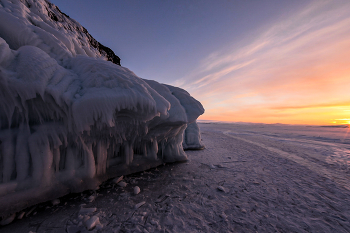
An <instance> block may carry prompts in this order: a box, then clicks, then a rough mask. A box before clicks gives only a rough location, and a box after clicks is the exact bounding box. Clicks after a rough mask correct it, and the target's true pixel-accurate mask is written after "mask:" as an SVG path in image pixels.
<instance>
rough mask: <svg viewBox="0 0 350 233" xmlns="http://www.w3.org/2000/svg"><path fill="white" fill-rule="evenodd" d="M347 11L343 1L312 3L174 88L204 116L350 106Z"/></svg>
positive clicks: (218, 55)
mask: <svg viewBox="0 0 350 233" xmlns="http://www.w3.org/2000/svg"><path fill="white" fill-rule="evenodd" d="M349 12H350V2H347V1H344V2H342V1H314V2H312V3H311V4H310V5H309V6H308V7H306V8H304V9H303V10H301V11H300V12H295V13H294V14H293V15H289V16H287V17H285V18H284V19H276V23H274V24H272V25H264V28H265V30H264V32H262V33H260V34H258V35H257V36H256V37H255V38H254V39H251V40H250V41H249V40H247V43H246V44H244V46H241V47H240V48H237V43H234V44H233V45H231V46H228V47H227V46H226V47H225V48H222V50H220V51H215V52H213V53H212V54H210V55H209V56H208V57H206V58H204V59H203V60H202V61H201V62H200V64H199V66H198V67H197V68H196V69H195V70H194V71H193V73H192V74H189V75H188V76H186V77H184V78H183V79H181V80H178V81H177V83H176V84H177V85H180V86H182V87H184V88H185V89H187V90H188V91H190V93H192V94H193V95H194V96H195V97H196V98H198V99H199V100H201V101H204V102H205V103H206V104H207V106H205V107H206V108H207V116H209V115H210V114H214V112H215V111H219V110H220V111H228V110H229V109H230V111H232V109H233V111H235V110H234V109H236V112H237V111H240V109H245V110H246V111H247V109H249V108H250V107H253V106H256V105H258V106H260V107H259V111H265V112H266V109H274V110H276V109H278V108H280V109H283V108H288V106H309V107H312V106H322V105H324V107H325V106H326V105H328V106H331V105H334V104H336V103H339V102H343V103H344V102H345V103H350V94H349V93H350V92H349V91H348V87H349V86H350V54H349V52H348V51H350V15H349ZM333 103H334V104H333ZM217 106H220V108H221V109H218V108H217ZM211 111H213V112H211ZM249 112H250V113H251V112H253V110H252V109H250V110H249Z"/></svg>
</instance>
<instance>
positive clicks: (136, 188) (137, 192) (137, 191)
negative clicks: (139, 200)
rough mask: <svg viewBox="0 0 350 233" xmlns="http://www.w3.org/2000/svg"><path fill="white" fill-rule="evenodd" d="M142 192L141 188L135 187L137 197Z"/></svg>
mask: <svg viewBox="0 0 350 233" xmlns="http://www.w3.org/2000/svg"><path fill="white" fill-rule="evenodd" d="M140 191H141V190H140V187H139V186H135V187H134V194H135V195H137V194H139V193H140Z"/></svg>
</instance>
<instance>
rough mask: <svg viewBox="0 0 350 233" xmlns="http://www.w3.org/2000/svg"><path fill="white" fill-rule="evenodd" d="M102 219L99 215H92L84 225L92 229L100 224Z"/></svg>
mask: <svg viewBox="0 0 350 233" xmlns="http://www.w3.org/2000/svg"><path fill="white" fill-rule="evenodd" d="M100 224H101V223H100V219H99V217H97V216H92V217H91V218H89V219H88V220H86V221H85V222H84V225H85V227H86V229H87V230H91V229H92V228H94V227H95V226H96V225H100Z"/></svg>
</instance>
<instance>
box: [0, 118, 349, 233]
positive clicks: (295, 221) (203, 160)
mask: <svg viewBox="0 0 350 233" xmlns="http://www.w3.org/2000/svg"><path fill="white" fill-rule="evenodd" d="M199 125H200V127H201V131H202V139H203V142H204V144H205V145H206V149H205V150H200V151H187V152H186V153H187V155H188V157H189V159H190V160H189V161H188V162H186V163H173V164H167V165H163V166H160V167H158V168H156V169H151V170H148V171H145V172H142V173H138V174H133V175H129V176H126V177H124V182H125V183H126V187H122V186H123V185H124V184H123V185H122V186H120V185H117V184H115V183H114V182H112V181H108V182H106V183H104V184H103V185H101V187H100V189H99V190H96V191H86V192H84V193H82V194H76V195H75V194H73V195H69V196H66V197H64V198H61V199H60V200H59V201H60V203H59V204H57V200H56V203H55V204H56V205H53V204H52V203H51V202H50V203H44V204H41V205H37V206H35V207H34V210H33V207H32V208H28V209H27V210H25V211H24V212H25V216H24V217H23V219H22V220H15V221H14V222H13V223H12V224H10V225H7V226H4V227H2V228H0V232H29V231H32V232H37V233H39V232H79V231H81V232H87V231H88V230H87V229H86V224H85V225H84V224H83V222H84V221H85V220H86V219H87V218H89V217H90V219H92V220H96V218H98V220H99V222H98V223H97V224H96V227H95V228H93V229H92V230H91V231H92V232H350V182H349V181H350V171H349V170H350V168H349V167H350V136H349V135H348V134H347V133H348V128H340V127H319V126H289V125H266V124H218V123H201V124H199ZM135 186H138V187H139V188H140V193H138V194H135V193H134V189H135ZM143 202H144V203H143ZM82 208H84V209H82ZM85 208H93V209H88V210H86V209H85ZM31 210H32V211H31ZM89 211H90V212H89ZM26 215H27V216H26ZM90 222H91V221H90Z"/></svg>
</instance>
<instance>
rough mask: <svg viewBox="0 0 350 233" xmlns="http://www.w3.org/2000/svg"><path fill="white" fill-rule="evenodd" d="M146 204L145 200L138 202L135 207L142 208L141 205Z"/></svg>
mask: <svg viewBox="0 0 350 233" xmlns="http://www.w3.org/2000/svg"><path fill="white" fill-rule="evenodd" d="M144 204H146V202H145V201H143V202H140V203H137V204H136V205H135V207H134V209H138V208H140V207H141V206H143V205H144Z"/></svg>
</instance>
